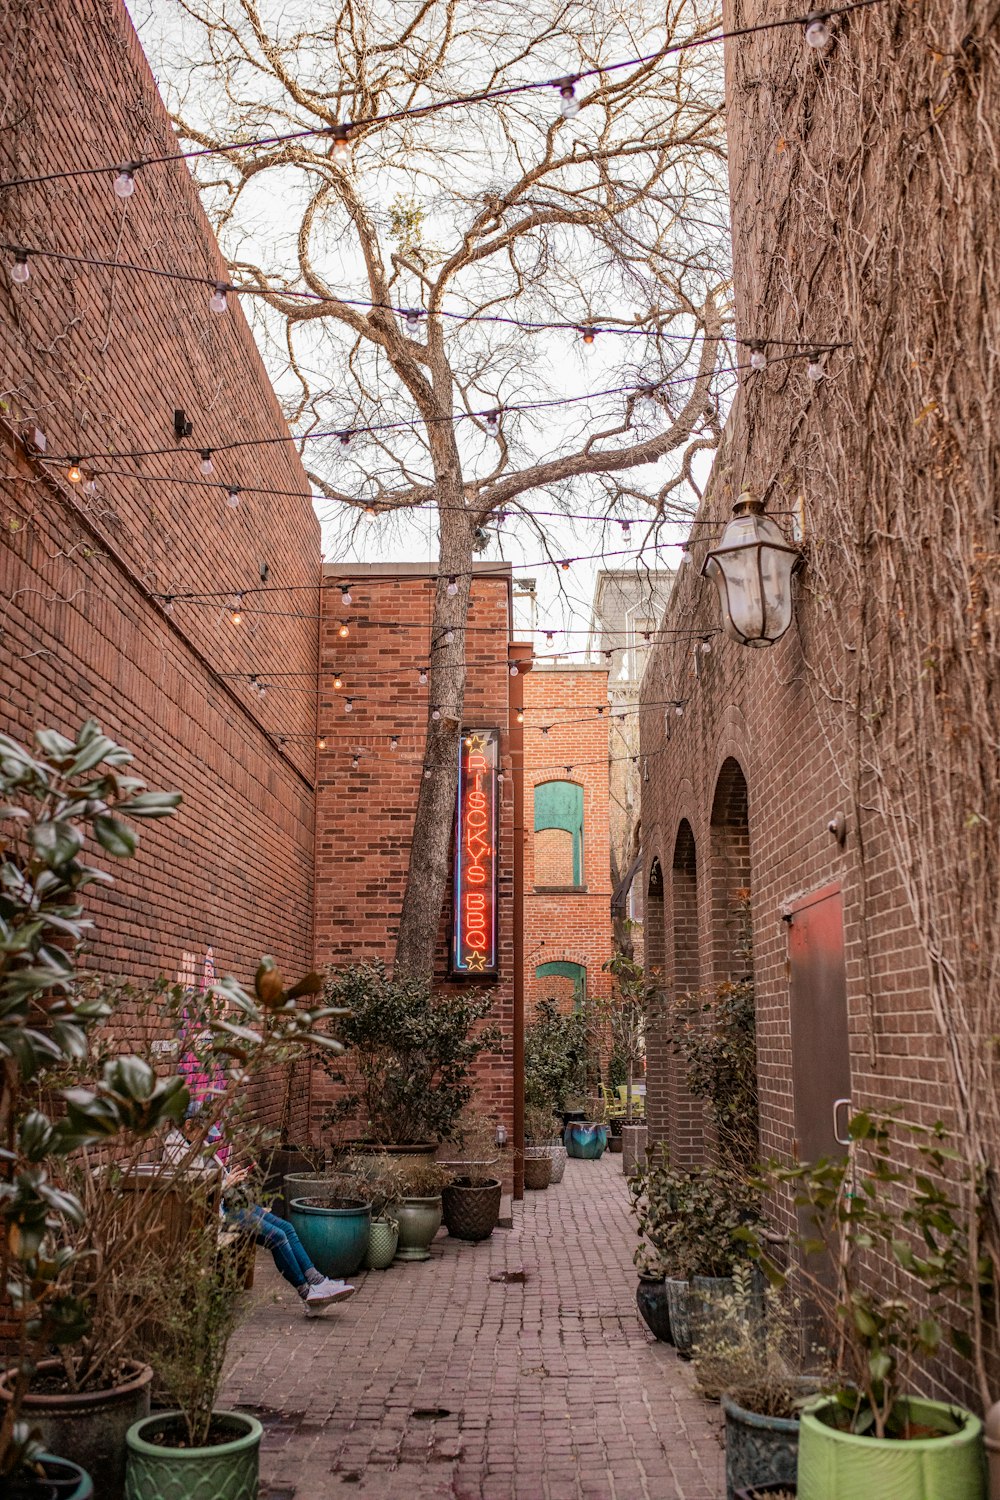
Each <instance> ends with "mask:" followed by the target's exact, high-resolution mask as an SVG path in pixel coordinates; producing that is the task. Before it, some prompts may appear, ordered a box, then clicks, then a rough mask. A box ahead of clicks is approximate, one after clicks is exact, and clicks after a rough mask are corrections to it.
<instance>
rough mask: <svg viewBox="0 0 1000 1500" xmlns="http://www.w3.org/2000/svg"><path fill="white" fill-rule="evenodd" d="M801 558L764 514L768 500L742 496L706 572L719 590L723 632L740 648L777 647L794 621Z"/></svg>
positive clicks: (747, 495)
mask: <svg viewBox="0 0 1000 1500" xmlns="http://www.w3.org/2000/svg"><path fill="white" fill-rule="evenodd" d="M799 555H800V554H799V551H798V549H797V548H796V547H792V546H790V545H789V544H788V542H786V540H785V538H784V535H783V534H782V532H781V529H780V528H779V527H778V525H777V524H776V522H774V521H772V520H771V519H770V517H768V516H766V515H765V514H764V504H763V501H761V500H757V499H756V498H755V497H754V496H753V495H749V494H742V495H741V496H740V498H739V499H738V500H737V502H736V504H735V505H734V506H733V517H732V520H731V521H730V522H729V523H728V525H727V526H726V529H725V531H724V532H723V533H722V540H721V541H720V543H719V545H718V546H717V547H714V548H713V549H712V551H711V552H709V554H708V556H707V557H706V558H705V562H704V565H703V567H702V570H701V571H702V576H703V577H704V578H711V579H712V580H713V581H714V583H715V584H716V585H717V587H718V590H719V601H720V603H721V605H722V628H723V630H724V631H725V632H726V634H727V635H728V636H731V637H732V639H733V640H734V641H739V643H740V645H741V646H773V644H774V642H775V641H778V640H780V639H781V637H782V636H783V635H784V633H785V631H786V630H787V629H788V627H789V625H790V624H791V623H792V569H793V568H794V566H795V564H796V562H797V561H798V559H799Z"/></svg>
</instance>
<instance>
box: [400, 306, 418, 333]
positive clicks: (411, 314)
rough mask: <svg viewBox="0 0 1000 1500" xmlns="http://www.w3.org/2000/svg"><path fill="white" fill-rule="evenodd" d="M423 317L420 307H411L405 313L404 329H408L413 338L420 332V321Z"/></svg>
mask: <svg viewBox="0 0 1000 1500" xmlns="http://www.w3.org/2000/svg"><path fill="white" fill-rule="evenodd" d="M422 317H423V312H422V311H421V309H420V308H419V307H410V308H407V310H406V312H404V314H403V327H404V328H405V329H406V331H407V333H408V334H409V335H410V337H411V338H413V336H414V335H415V334H417V333H419V332H420V319H421V318H422Z"/></svg>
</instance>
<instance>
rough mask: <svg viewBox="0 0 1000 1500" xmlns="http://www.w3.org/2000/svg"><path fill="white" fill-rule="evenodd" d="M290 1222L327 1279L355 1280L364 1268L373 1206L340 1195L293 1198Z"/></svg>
mask: <svg viewBox="0 0 1000 1500" xmlns="http://www.w3.org/2000/svg"><path fill="white" fill-rule="evenodd" d="M289 1220H290V1222H291V1225H292V1228H293V1229H294V1230H295V1233H296V1234H297V1235H298V1237H299V1239H300V1240H301V1241H302V1245H303V1247H304V1249H305V1251H306V1254H307V1255H308V1256H309V1259H310V1260H311V1261H312V1263H313V1265H314V1266H315V1267H316V1268H317V1270H319V1271H322V1273H323V1275H324V1276H329V1277H339V1278H343V1277H345V1276H353V1275H354V1274H355V1272H357V1271H360V1269H361V1267H362V1266H363V1265H364V1263H365V1259H366V1257H367V1255H368V1247H369V1243H370V1241H371V1233H372V1206H371V1203H370V1202H364V1201H363V1200H362V1199H361V1198H351V1197H347V1196H342V1195H340V1194H339V1193H333V1194H330V1195H326V1194H324V1195H321V1196H319V1197H313V1198H293V1199H292V1201H291V1204H290V1205H289Z"/></svg>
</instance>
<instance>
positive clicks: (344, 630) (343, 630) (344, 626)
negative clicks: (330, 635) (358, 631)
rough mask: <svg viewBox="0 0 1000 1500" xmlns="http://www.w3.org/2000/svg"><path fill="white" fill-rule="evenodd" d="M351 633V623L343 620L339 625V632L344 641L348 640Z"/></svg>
mask: <svg viewBox="0 0 1000 1500" xmlns="http://www.w3.org/2000/svg"><path fill="white" fill-rule="evenodd" d="M350 633H351V627H350V625H348V623H347V621H346V620H341V622H340V624H339V625H338V626H337V634H338V635H339V636H340V639H341V640H342V641H346V640H347V637H348V636H349V635H350Z"/></svg>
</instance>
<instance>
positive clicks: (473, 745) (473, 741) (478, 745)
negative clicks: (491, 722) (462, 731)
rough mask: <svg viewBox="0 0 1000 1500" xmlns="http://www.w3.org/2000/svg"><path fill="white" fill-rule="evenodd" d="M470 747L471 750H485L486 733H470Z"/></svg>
mask: <svg viewBox="0 0 1000 1500" xmlns="http://www.w3.org/2000/svg"><path fill="white" fill-rule="evenodd" d="M469 749H470V750H485V749H486V736H485V734H470V735H469Z"/></svg>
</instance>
